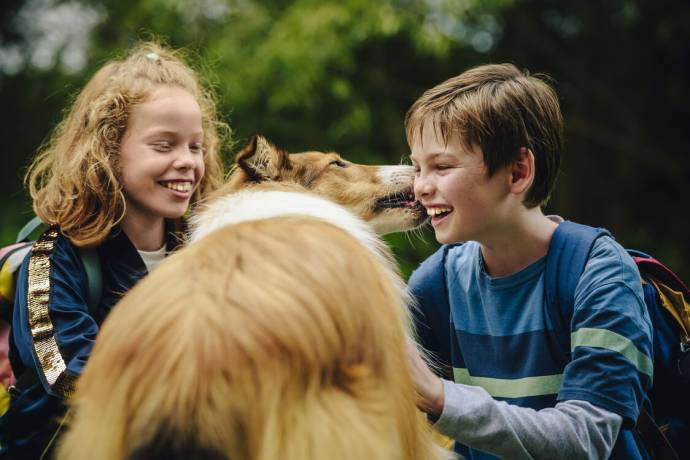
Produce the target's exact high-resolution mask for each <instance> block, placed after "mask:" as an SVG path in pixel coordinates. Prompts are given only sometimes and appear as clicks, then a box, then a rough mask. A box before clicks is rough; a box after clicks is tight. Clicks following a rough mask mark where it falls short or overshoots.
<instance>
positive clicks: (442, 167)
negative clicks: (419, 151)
mask: <svg viewBox="0 0 690 460" xmlns="http://www.w3.org/2000/svg"><path fill="white" fill-rule="evenodd" d="M448 168H450V166H448V165H436V169H440V170H444V169H448Z"/></svg>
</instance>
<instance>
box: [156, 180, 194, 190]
mask: <svg viewBox="0 0 690 460" xmlns="http://www.w3.org/2000/svg"><path fill="white" fill-rule="evenodd" d="M162 185H163V187H167V188H169V189H170V190H175V191H176V192H189V191H191V190H192V184H191V183H189V182H162Z"/></svg>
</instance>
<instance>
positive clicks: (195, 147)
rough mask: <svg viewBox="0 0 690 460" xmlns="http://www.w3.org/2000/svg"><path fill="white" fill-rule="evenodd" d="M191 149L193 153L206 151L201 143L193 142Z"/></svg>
mask: <svg viewBox="0 0 690 460" xmlns="http://www.w3.org/2000/svg"><path fill="white" fill-rule="evenodd" d="M189 150H190V151H192V152H193V153H204V146H203V145H201V144H192V145H190V146H189Z"/></svg>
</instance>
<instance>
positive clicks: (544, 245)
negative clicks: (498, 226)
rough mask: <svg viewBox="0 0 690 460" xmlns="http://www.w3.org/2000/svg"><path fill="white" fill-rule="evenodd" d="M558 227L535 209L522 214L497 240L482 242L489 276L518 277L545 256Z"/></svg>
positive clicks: (507, 226)
mask: <svg viewBox="0 0 690 460" xmlns="http://www.w3.org/2000/svg"><path fill="white" fill-rule="evenodd" d="M557 226H558V224H557V223H556V222H554V221H553V220H551V219H549V218H548V217H546V216H545V215H544V214H543V213H542V211H541V209H539V208H538V207H537V208H532V209H529V210H527V211H526V212H521V213H520V215H519V216H517V218H516V219H515V220H514V222H512V223H511V224H510V225H506V226H505V227H504V228H503V230H502V231H501V232H500V234H499V235H497V237H496V238H493V239H491V240H490V241H485V242H481V246H482V256H483V257H484V264H485V268H486V270H487V272H488V273H489V275H491V276H493V277H499V276H508V275H511V274H513V273H517V272H518V271H520V270H522V269H523V268H525V267H527V266H528V265H530V264H532V263H533V262H535V261H536V260H538V259H539V258H540V257H543V256H545V255H546V253H547V252H548V250H549V244H550V243H551V237H552V236H553V232H554V231H555V230H556V227H557Z"/></svg>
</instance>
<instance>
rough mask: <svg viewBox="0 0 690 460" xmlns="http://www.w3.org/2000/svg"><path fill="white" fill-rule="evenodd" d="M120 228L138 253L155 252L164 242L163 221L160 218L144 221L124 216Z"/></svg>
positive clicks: (143, 219)
mask: <svg viewBox="0 0 690 460" xmlns="http://www.w3.org/2000/svg"><path fill="white" fill-rule="evenodd" d="M120 227H121V228H122V230H123V231H124V232H125V234H127V237H128V238H129V239H130V241H131V242H132V244H133V245H134V247H135V248H137V249H138V250H140V251H155V250H157V249H160V248H161V246H163V243H164V242H165V219H163V218H162V217H155V218H149V219H146V218H143V216H132V215H127V214H125V217H124V218H123V219H122V221H121V222H120Z"/></svg>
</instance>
